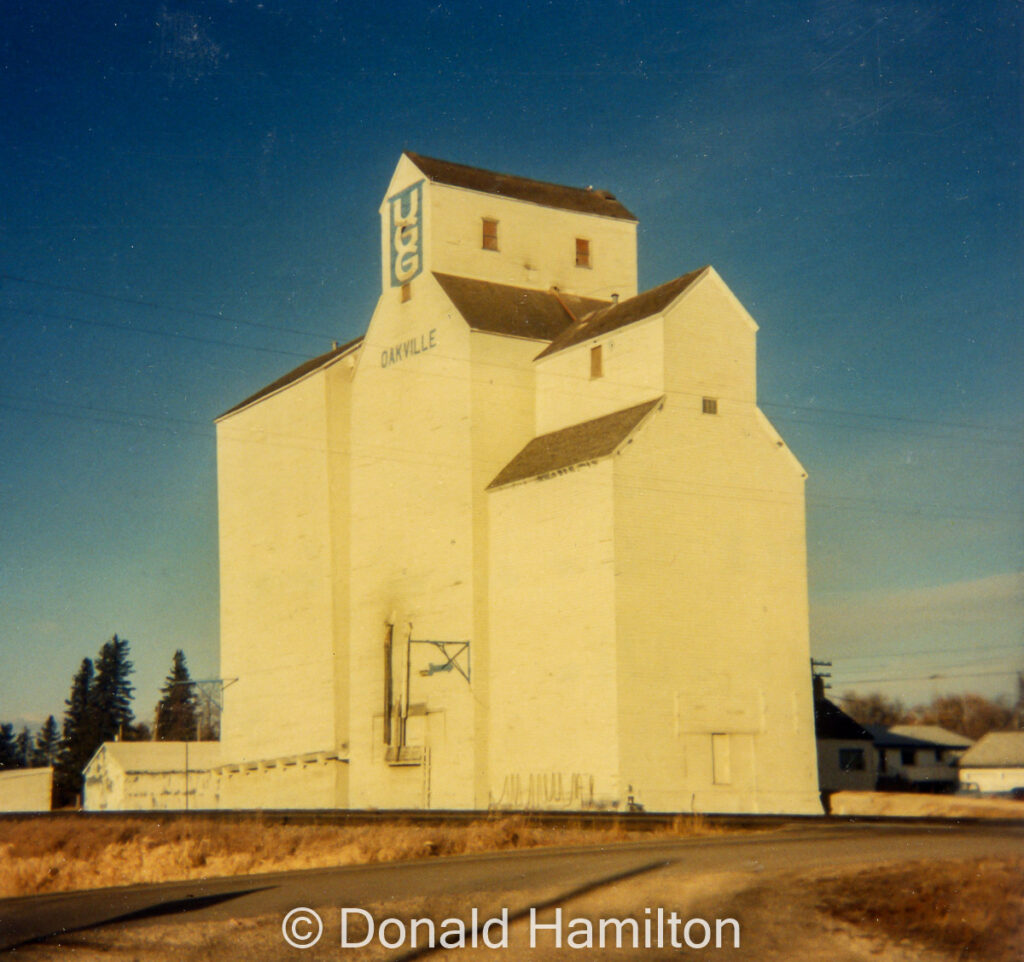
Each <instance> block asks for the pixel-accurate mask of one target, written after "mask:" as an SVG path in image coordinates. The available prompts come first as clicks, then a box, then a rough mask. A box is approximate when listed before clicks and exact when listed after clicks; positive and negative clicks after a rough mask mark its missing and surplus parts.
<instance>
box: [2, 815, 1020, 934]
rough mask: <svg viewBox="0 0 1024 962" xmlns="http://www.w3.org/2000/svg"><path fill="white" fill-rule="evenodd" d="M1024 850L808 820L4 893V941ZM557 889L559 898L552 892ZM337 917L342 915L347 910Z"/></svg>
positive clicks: (525, 899) (1015, 833)
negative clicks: (597, 844) (770, 829)
mask: <svg viewBox="0 0 1024 962" xmlns="http://www.w3.org/2000/svg"><path fill="white" fill-rule="evenodd" d="M1007 854H1010V855H1024V824H1020V823H1018V824H1015V825H1013V824H1011V825H1007V824H1000V825H987V824H970V825H957V824H955V823H951V824H949V825H934V824H931V825H927V826H913V825H911V826H908V825H905V824H836V823H825V824H820V825H819V824H807V823H803V824H799V825H795V826H793V827H790V828H787V829H783V830H782V831H779V832H775V833H770V834H751V835H728V836H721V837H716V836H710V837H704V838H693V839H682V840H678V841H665V840H658V841H650V842H640V843H630V844H622V845H614V846H608V847H604V848H587V849H559V850H553V849H544V850H533V851H521V852H511V853H500V854H495V855H479V856H463V857H458V858H447V859H430V860H425V861H419V862H404V863H394V864H389V865H371V866H355V867H348V868H336V869H316V870H311V871H299V872H284V873H279V874H274V875H252V876H246V877H239V878H230V879H209V880H202V881H191V882H170V883H165V884H161V885H139V886H126V887H122V888H112V889H100V890H92V891H86V892H68V893H62V894H58V895H43V896H30V897H27V898H18V899H5V900H0V950H4V949H11V948H13V947H15V946H18V945H23V944H25V943H27V942H33V941H38V940H41V939H44V938H46V937H48V936H52V935H58V934H61V933H65V932H72V931H77V930H81V929H85V928H92V927H95V926H100V925H117V926H127V925H133V924H140V923H141V922H142V921H143V920H146V919H153V918H158V917H159V918H167V917H172V916H179V917H180V915H181V914H183V913H187V914H188V918H189V919H228V918H233V919H240V918H249V917H255V916H259V915H267V914H280V915H281V917H282V918H283V917H284V915H285V913H286V912H288V911H289V910H291V909H292V908H294V907H296V906H330V907H337V908H340V907H344V906H362V905H369V904H372V903H379V902H391V901H401V900H403V899H414V898H416V897H418V896H422V895H423V894H424V893H428V892H429V893H430V894H431V895H433V896H437V897H449V898H455V899H458V900H460V901H462V902H463V903H464V904H465V905H467V906H471V905H473V904H475V902H476V900H482V899H483V898H485V897H488V896H494V895H502V896H507V897H508V901H509V902H510V903H513V902H514V903H516V904H520V905H526V904H530V900H531V898H533V897H534V895H535V894H538V893H545V894H544V896H543V898H544V901H545V902H546V903H548V904H555V903H557V902H558V901H560V900H563V899H568V898H570V897H574V896H576V895H578V894H581V893H582V892H584V891H593V890H595V889H598V888H600V887H601V886H602V885H610V884H612V883H613V882H615V881H617V880H621V879H623V878H626V877H630V876H634V877H635V876H638V875H640V874H642V873H645V872H648V871H653V870H655V869H658V868H662V867H664V866H667V865H671V866H673V867H675V869H676V870H677V871H683V872H686V873H687V874H692V875H693V876H694V877H696V876H699V875H701V874H703V873H718V872H741V873H751V874H755V873H767V874H769V875H770V874H773V873H778V872H783V871H792V870H800V869H805V868H808V869H809V868H818V867H821V866H823V865H835V866H840V865H849V864H855V863H861V862H881V861H892V860H916V859H945V858H968V857H975V856H993V855H1000V856H1004V855H1007ZM553 890H554V891H555V892H556V894H555V896H554V897H553V898H552V896H551V892H552V891H553ZM335 922H336V919H335Z"/></svg>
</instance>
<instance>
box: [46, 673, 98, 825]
mask: <svg viewBox="0 0 1024 962" xmlns="http://www.w3.org/2000/svg"><path fill="white" fill-rule="evenodd" d="M94 683H95V673H94V670H93V664H92V659H91V658H83V659H82V664H81V665H80V666H79V669H78V671H77V672H76V673H75V677H74V679H73V680H72V682H71V694H70V695H69V696H68V698H67V700H66V701H65V702H64V704H65V705H66V706H67V710H66V711H65V712H64V725H63V732H62V734H61V740H60V749H59V751H58V752H57V764H56V766H55V767H56V771H55V772H54V780H53V781H54V785H53V795H54V807H55V808H63V807H64V806H65V805H70V804H72V803H73V802H74V801H75V799H76V798H77V797H78V796H79V795H80V794H81V791H82V769H83V768H85V765H86V763H87V762H88V761H89V759H90V758H92V755H93V752H95V751H96V749H97V748H98V747H99V744H100V739H99V735H98V731H99V729H98V726H97V724H96V712H95V708H94V706H93V702H92V694H93V687H94Z"/></svg>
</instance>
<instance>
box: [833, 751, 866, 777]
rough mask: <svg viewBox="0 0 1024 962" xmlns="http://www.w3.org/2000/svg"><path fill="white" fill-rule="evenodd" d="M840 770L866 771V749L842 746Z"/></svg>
mask: <svg viewBox="0 0 1024 962" xmlns="http://www.w3.org/2000/svg"><path fill="white" fill-rule="evenodd" d="M839 770H840V771H841V772H862V771H864V749H863V748H840V749H839Z"/></svg>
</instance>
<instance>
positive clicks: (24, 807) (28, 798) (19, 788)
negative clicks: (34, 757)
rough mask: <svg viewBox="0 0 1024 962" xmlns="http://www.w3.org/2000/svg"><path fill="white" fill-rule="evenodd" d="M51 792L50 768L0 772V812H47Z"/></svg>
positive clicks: (51, 777)
mask: <svg viewBox="0 0 1024 962" xmlns="http://www.w3.org/2000/svg"><path fill="white" fill-rule="evenodd" d="M52 792H53V769H52V768H15V769H11V770H10V771H6V772H0V812H48V811H49V810H50V808H51V798H52Z"/></svg>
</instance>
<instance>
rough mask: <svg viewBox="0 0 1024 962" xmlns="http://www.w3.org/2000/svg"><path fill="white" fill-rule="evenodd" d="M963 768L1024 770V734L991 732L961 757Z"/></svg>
mask: <svg viewBox="0 0 1024 962" xmlns="http://www.w3.org/2000/svg"><path fill="white" fill-rule="evenodd" d="M960 767H961V768H1024V732H989V733H988V734H987V735H982V736H981V738H979V739H978V741H977V742H975V744H974V745H973V746H972V747H971V748H969V749H967V751H966V752H964V753H963V755H961V756H960Z"/></svg>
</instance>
